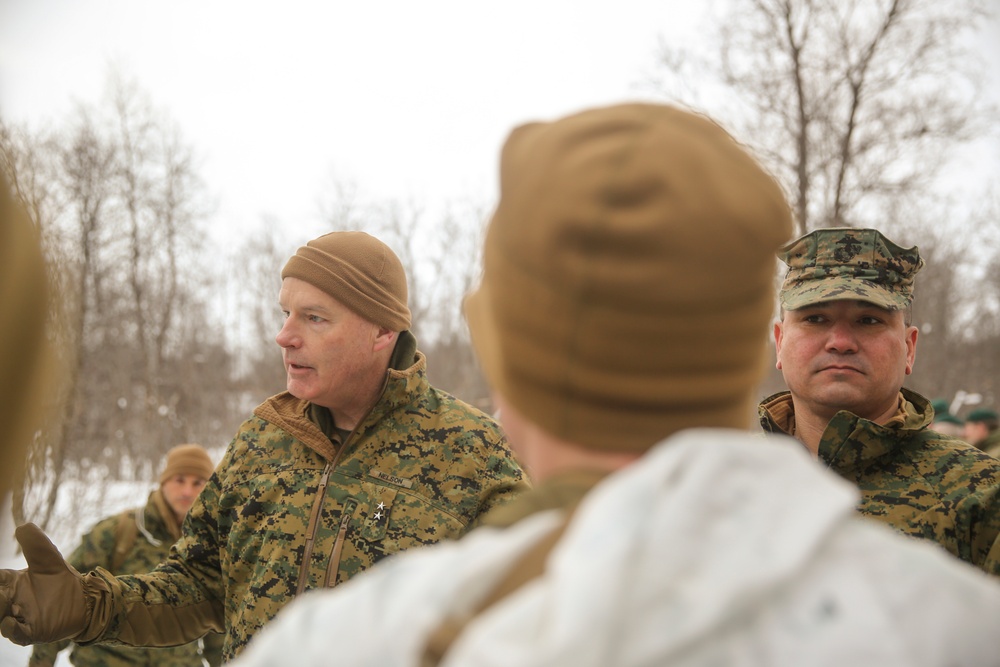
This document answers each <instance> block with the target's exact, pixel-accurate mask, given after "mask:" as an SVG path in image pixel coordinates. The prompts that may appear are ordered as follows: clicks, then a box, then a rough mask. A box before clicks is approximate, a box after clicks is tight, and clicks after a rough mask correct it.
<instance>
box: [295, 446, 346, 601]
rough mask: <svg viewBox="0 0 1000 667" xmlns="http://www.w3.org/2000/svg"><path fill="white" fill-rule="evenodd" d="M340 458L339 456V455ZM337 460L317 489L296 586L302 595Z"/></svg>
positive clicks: (327, 470)
mask: <svg viewBox="0 0 1000 667" xmlns="http://www.w3.org/2000/svg"><path fill="white" fill-rule="evenodd" d="M337 458H339V457H337ZM335 461H336V458H334V461H330V462H329V463H327V464H326V468H325V469H324V470H323V476H322V477H321V478H320V480H319V488H318V489H317V490H316V499H315V500H313V506H312V513H311V514H310V515H309V527H308V528H306V545H305V550H304V552H303V553H302V567H301V568H300V569H299V583H298V585H297V586H296V587H295V594H296V595H300V594H301V593H302V591H304V590H305V589H306V579H307V578H308V577H309V561H310V560H311V559H312V552H313V547H314V546H315V544H316V529H317V528H318V526H317V525H316V524H317V523H318V520H319V509H320V507H322V505H323V499H324V498H325V497H326V486H327V484H328V483H329V481H330V473H331V472H333V465H334V462H335Z"/></svg>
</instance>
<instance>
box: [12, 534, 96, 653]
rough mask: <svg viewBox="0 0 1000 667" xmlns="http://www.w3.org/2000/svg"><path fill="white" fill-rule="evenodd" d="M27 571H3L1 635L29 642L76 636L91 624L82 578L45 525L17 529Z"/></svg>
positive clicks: (19, 641) (21, 643) (20, 642)
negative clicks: (66, 558) (61, 552)
mask: <svg viewBox="0 0 1000 667" xmlns="http://www.w3.org/2000/svg"><path fill="white" fill-rule="evenodd" d="M14 536H15V537H16V538H17V541H18V543H20V545H21V549H22V550H23V551H24V560H25V561H26V562H27V563H28V569H27V570H0V634H2V635H3V636H4V637H6V638H7V639H9V640H11V641H12V642H14V643H15V644H20V645H22V646H26V645H28V644H40V643H46V642H54V641H59V640H60V639H72V638H74V637H76V636H77V635H79V634H80V632H82V631H83V629H84V628H85V627H86V625H87V617H88V613H87V603H86V601H85V599H84V595H83V578H82V577H81V576H80V573H79V572H77V571H76V570H75V569H73V567H72V566H71V565H70V564H69V563H67V562H66V561H65V560H63V557H62V555H61V554H60V553H59V550H58V549H56V547H55V545H54V544H52V542H50V541H49V538H48V537H46V536H45V533H43V532H42V530H41V528H39V527H38V526H36V525H35V524H33V523H26V524H24V525H23V526H19V527H18V529H17V530H16V531H14Z"/></svg>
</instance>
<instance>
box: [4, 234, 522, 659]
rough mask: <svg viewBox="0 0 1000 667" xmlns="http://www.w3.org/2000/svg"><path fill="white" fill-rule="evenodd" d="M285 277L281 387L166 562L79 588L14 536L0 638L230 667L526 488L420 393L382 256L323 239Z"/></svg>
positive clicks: (392, 257) (24, 538)
mask: <svg viewBox="0 0 1000 667" xmlns="http://www.w3.org/2000/svg"><path fill="white" fill-rule="evenodd" d="M281 277H282V285H281V292H280V294H279V296H278V302H279V305H280V307H281V309H282V311H283V312H284V314H285V322H284V325H283V326H282V328H281V330H280V331H279V332H278V334H277V336H276V337H275V341H276V342H277V343H278V345H279V346H280V347H281V350H282V357H283V361H284V364H285V369H286V371H287V376H288V377H287V389H288V390H287V391H285V392H282V393H280V394H277V395H275V396H272V397H271V398H269V399H267V400H266V401H264V402H263V403H262V404H261V405H259V406H258V407H257V408H256V409H255V410H254V414H253V416H252V417H251V418H250V419H248V420H247V421H246V422H244V423H243V425H242V426H241V427H240V430H239V432H238V433H237V434H236V437H235V438H234V439H233V441H232V442H231V443H230V445H229V448H228V449H227V451H226V453H225V455H224V456H223V458H222V461H221V462H220V464H219V466H218V470H217V473H216V474H215V475H213V476H212V478H211V480H210V481H209V483H208V484H207V485H206V486H205V487H204V489H202V491H201V494H200V495H199V496H198V499H197V500H196V501H195V503H194V506H193V507H192V508H191V511H190V512H189V513H188V516H187V519H186V521H185V522H184V526H183V530H182V535H181V537H180V540H179V541H178V542H177V543H176V544H175V545H174V548H173V550H172V551H171V555H170V557H169V558H168V559H167V560H166V561H164V563H162V564H161V565H160V566H159V567H157V568H156V569H155V570H154V571H153V572H151V573H149V574H139V575H130V576H121V577H114V576H111V575H110V573H108V572H107V571H105V570H102V569H98V570H96V571H92V572H89V573H86V574H84V575H83V576H81V575H80V574H79V573H77V572H76V571H75V570H72V568H69V566H68V565H67V564H66V563H65V562H64V561H63V559H62V557H61V556H60V554H59V552H58V551H57V550H56V549H55V547H54V546H53V545H52V544H51V542H49V541H48V539H47V538H46V537H45V535H44V534H43V533H42V532H41V531H40V530H39V529H38V528H37V527H35V526H33V525H30V524H29V525H26V526H21V527H20V528H18V529H17V533H16V536H17V538H18V541H19V542H20V543H21V545H22V547H23V550H24V554H25V560H26V561H27V563H28V569H27V570H21V571H17V572H15V571H11V570H0V632H2V633H3V635H4V636H5V637H8V638H10V639H11V640H12V641H14V642H16V643H18V644H35V643H41V642H52V641H58V640H62V639H72V640H73V641H76V642H77V643H80V644H90V643H107V642H119V643H122V644H125V645H129V646H173V645H177V644H182V643H184V642H187V641H191V640H192V639H196V638H198V637H200V636H202V635H203V634H204V633H205V632H206V631H207V630H216V631H220V632H225V646H224V657H225V659H226V660H230V659H232V657H233V656H234V655H236V654H237V653H238V652H239V651H240V650H241V649H242V648H243V646H244V645H245V644H246V643H247V642H248V641H249V639H250V638H251V637H252V636H253V635H254V633H255V632H257V631H258V630H259V629H260V628H261V626H263V625H264V624H265V623H266V622H268V621H269V620H270V619H271V618H272V617H273V616H274V615H275V614H276V613H277V612H278V611H279V610H280V609H281V608H282V607H283V606H284V605H286V604H287V603H288V602H289V601H291V600H292V598H293V597H295V596H297V595H299V594H301V593H303V592H304V591H307V590H310V589H314V588H323V587H332V586H335V585H338V584H341V583H343V582H344V581H346V580H348V579H350V578H351V577H353V576H354V575H355V574H357V573H358V572H361V571H363V570H365V569H366V568H368V567H371V566H372V565H374V564H375V563H376V562H378V561H379V560H381V559H382V558H384V557H386V556H388V555H390V554H393V553H395V552H398V551H402V550H404V549H408V548H410V547H416V546H420V545H424V544H429V543H432V542H436V541H438V540H443V539H448V538H456V537H459V536H460V535H462V534H464V533H465V532H466V531H468V530H469V529H470V528H471V527H473V526H474V525H476V523H477V522H478V520H479V517H480V515H481V514H483V513H484V512H487V511H488V510H490V509H492V508H494V507H496V506H498V505H500V504H503V503H504V502H506V501H507V500H508V499H510V498H511V497H513V496H514V495H516V494H517V493H518V492H519V491H520V490H522V489H523V488H525V486H526V485H525V482H524V481H523V475H522V473H521V469H520V466H519V465H518V464H517V462H516V461H515V459H514V457H513V455H512V454H511V452H510V449H509V448H508V446H507V442H506V439H505V438H504V436H503V434H502V432H501V430H500V427H499V426H498V425H497V424H496V423H495V422H494V421H493V420H492V419H491V418H490V417H488V416H487V415H485V414H483V413H482V412H480V411H479V410H476V409H475V408H473V407H472V406H469V405H467V404H465V403H463V402H462V401H460V400H458V399H456V398H455V397H453V396H451V395H449V394H447V393H445V392H442V391H439V390H438V389H435V388H434V387H432V386H431V385H430V384H429V383H428V381H427V377H426V361H425V358H424V355H423V354H422V353H420V352H419V351H418V350H417V348H416V339H415V338H414V336H413V335H412V334H411V333H410V331H409V328H410V310H409V307H408V306H407V286H406V275H405V273H404V271H403V266H402V264H401V263H400V261H399V258H398V257H397V256H396V254H395V253H394V252H393V251H392V250H391V249H390V248H389V247H388V246H387V245H386V244H384V243H382V242H381V241H379V240H378V239H376V238H375V237H373V236H370V235H369V234H365V233H364V232H355V231H344V232H333V233H330V234H326V235H324V236H321V237H319V238H317V239H313V240H312V241H310V242H309V243H308V244H306V245H305V246H303V247H301V248H299V249H298V251H297V252H296V253H295V255H294V256H292V257H291V258H290V259H289V260H288V262H287V264H286V265H285V267H284V269H283V270H282V273H281Z"/></svg>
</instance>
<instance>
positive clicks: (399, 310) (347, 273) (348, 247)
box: [281, 232, 410, 331]
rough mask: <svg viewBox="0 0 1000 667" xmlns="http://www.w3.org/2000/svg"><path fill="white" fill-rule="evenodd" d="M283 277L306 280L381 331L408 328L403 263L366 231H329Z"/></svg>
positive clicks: (288, 266)
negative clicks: (378, 327) (380, 328)
mask: <svg viewBox="0 0 1000 667" xmlns="http://www.w3.org/2000/svg"><path fill="white" fill-rule="evenodd" d="M281 278H282V279H285V278H298V279H299V280H304V281H306V282H307V283H309V284H310V285H312V286H314V287H317V288H319V289H321V290H323V291H324V292H326V293H327V294H329V295H330V296H332V297H333V298H334V299H336V300H337V301H339V302H340V303H342V304H344V305H345V306H346V307H348V308H350V309H351V310H352V311H353V312H354V313H355V314H357V315H360V316H361V317H363V318H365V319H366V320H368V321H369V322H372V323H374V324H377V325H379V326H380V327H384V328H386V329H389V330H391V331H405V330H407V329H409V328H410V309H409V307H408V306H407V290H406V272H405V271H404V270H403V264H402V263H401V262H400V261H399V257H397V256H396V253H394V252H393V251H392V249H391V248H389V246H387V245H386V244H384V243H382V242H381V241H379V240H378V239H377V238H375V237H374V236H371V235H369V234H366V233H364V232H331V233H329V234H324V235H323V236H320V237H319V238H317V239H313V240H312V241H309V243H307V244H306V245H304V246H302V247H301V248H299V249H298V250H297V251H296V252H295V254H294V255H292V257H291V259H289V260H288V262H287V263H286V264H285V268H284V269H282V271H281Z"/></svg>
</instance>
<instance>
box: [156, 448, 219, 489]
mask: <svg viewBox="0 0 1000 667" xmlns="http://www.w3.org/2000/svg"><path fill="white" fill-rule="evenodd" d="M214 471H215V464H214V463H212V459H211V458H210V457H209V455H208V452H206V451H205V448H204V447H202V446H201V445H177V446H176V447H172V448H171V449H170V451H169V452H167V465H165V466H164V467H163V472H161V473H160V484H163V483H164V482H165V481H167V480H168V479H170V478H171V477H173V476H174V475H193V476H195V477H200V478H202V479H208V478H209V477H211V476H212V473H213V472H214Z"/></svg>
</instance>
